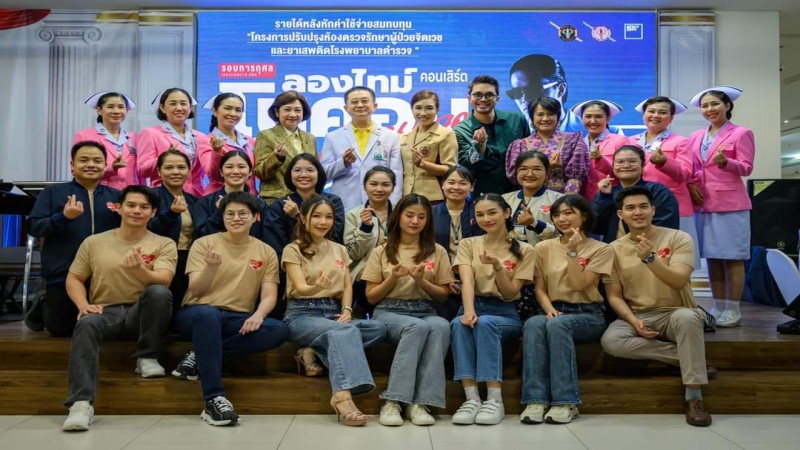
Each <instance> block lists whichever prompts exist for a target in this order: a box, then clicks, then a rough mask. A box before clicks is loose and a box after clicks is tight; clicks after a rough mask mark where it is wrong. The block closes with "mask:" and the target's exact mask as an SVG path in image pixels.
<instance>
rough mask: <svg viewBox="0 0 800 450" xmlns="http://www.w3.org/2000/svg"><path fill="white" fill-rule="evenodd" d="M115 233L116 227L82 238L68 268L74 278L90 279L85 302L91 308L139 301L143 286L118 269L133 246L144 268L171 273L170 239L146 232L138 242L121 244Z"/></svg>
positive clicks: (173, 258) (172, 247)
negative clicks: (140, 256)
mask: <svg viewBox="0 0 800 450" xmlns="http://www.w3.org/2000/svg"><path fill="white" fill-rule="evenodd" d="M117 231H118V228H117V229H113V230H108V231H106V232H103V233H99V234H94V235H92V236H89V237H88V238H86V240H85V241H83V243H82V244H81V246H80V248H79V249H78V254H76V255H75V259H74V260H73V261H72V265H71V266H70V267H69V271H70V272H72V273H74V274H75V275H80V276H82V277H88V276H91V277H92V282H91V285H90V287H89V303H91V304H93V305H104V306H110V305H124V304H131V303H136V301H137V300H138V299H139V295H141V293H142V291H144V289H145V288H146V287H147V285H145V284H144V283H142V282H141V281H139V279H138V278H136V276H135V275H133V273H131V271H130V270H128V269H126V268H125V267H123V266H122V260H123V259H124V258H125V255H127V254H128V252H129V251H131V248H133V247H139V248H141V252H142V259H143V260H144V261H145V265H146V266H147V268H148V269H150V270H159V269H166V270H169V271H170V272H172V273H175V264H177V262H178V251H177V249H176V248H175V242H173V241H172V239H170V238H166V237H164V236H159V235H157V234H155V233H151V232H149V231H148V232H147V234H146V235H145V236H144V237H143V238H141V239H139V240H138V241H123V240H122V239H120V238H118V237H117Z"/></svg>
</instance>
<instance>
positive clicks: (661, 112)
mask: <svg viewBox="0 0 800 450" xmlns="http://www.w3.org/2000/svg"><path fill="white" fill-rule="evenodd" d="M635 109H636V111H639V112H640V113H642V119H643V120H644V125H645V126H646V127H647V131H645V132H644V133H641V134H638V135H636V136H631V137H630V138H628V143H629V144H633V145H638V146H639V147H641V148H642V149H643V150H644V151H645V154H646V155H647V161H646V162H645V166H644V171H643V173H642V179H644V180H646V181H654V182H656V183H661V184H663V185H664V186H666V187H667V188H669V190H670V191H672V193H673V194H674V195H675V198H676V199H677V200H678V215H679V216H680V229H681V231H685V232H686V233H689V235H690V236H691V237H692V241H694V242H695V245H696V244H697V228H696V227H695V223H694V206H693V205H692V196H691V195H690V194H689V189H688V188H687V186H686V185H687V184H688V183H689V182H690V181H691V180H692V171H693V169H692V153H691V151H690V150H689V147H688V145H687V144H688V140H687V139H686V138H685V137H683V136H680V135H677V134H675V133H672V132H671V131H670V130H669V129H668V128H669V126H670V125H671V124H672V119H673V118H674V117H675V115H676V114H680V113H682V112H684V111H686V105H684V104H683V103H681V102H679V101H677V100H675V99H672V98H669V97H663V96H656V97H650V98H648V99H647V100H645V101H643V102H641V103H639V104H638V105H636V108H635ZM699 266H700V258H699V256H697V255H695V267H699Z"/></svg>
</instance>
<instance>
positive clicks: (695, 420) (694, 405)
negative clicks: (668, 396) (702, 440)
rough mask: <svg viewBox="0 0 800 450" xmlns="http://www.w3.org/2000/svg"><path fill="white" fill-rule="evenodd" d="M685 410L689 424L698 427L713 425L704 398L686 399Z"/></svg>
mask: <svg viewBox="0 0 800 450" xmlns="http://www.w3.org/2000/svg"><path fill="white" fill-rule="evenodd" d="M683 412H684V414H686V423H688V424H689V425H693V426H696V427H707V426H709V425H711V414H709V413H708V411H706V407H705V405H704V404H703V401H702V400H698V399H692V400H686V403H685V404H684V410H683Z"/></svg>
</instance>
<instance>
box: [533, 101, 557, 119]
mask: <svg viewBox="0 0 800 450" xmlns="http://www.w3.org/2000/svg"><path fill="white" fill-rule="evenodd" d="M537 106H541V107H542V108H544V109H545V110H546V111H549V112H551V113H553V114H555V115H556V120H557V121H558V120H561V103H560V102H559V101H558V100H556V99H554V98H553V97H539V98H537V99H536V100H534V101H532V102H530V103H528V117H530V119H531V121H533V112H534V110H535V109H536V107H537Z"/></svg>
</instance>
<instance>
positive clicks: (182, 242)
mask: <svg viewBox="0 0 800 450" xmlns="http://www.w3.org/2000/svg"><path fill="white" fill-rule="evenodd" d="M193 239H194V223H193V222H192V215H191V214H189V210H188V209H187V210H186V211H184V212H182V213H181V232H180V233H179V234H178V250H189V247H191V246H192V240H193Z"/></svg>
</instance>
